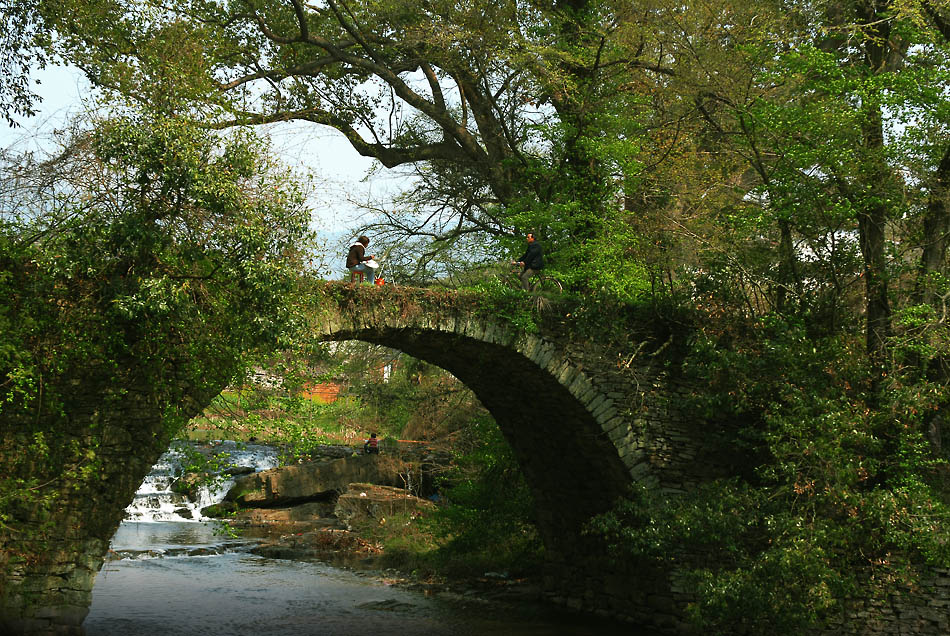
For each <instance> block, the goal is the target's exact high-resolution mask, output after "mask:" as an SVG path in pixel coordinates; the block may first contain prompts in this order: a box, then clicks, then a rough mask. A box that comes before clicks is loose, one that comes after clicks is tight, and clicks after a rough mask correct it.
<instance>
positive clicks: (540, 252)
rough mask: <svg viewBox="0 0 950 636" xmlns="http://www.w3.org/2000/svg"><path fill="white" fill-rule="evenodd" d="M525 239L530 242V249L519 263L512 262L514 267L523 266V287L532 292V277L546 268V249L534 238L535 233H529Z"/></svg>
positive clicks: (521, 277) (521, 276)
mask: <svg viewBox="0 0 950 636" xmlns="http://www.w3.org/2000/svg"><path fill="white" fill-rule="evenodd" d="M525 239H526V240H527V241H528V248H527V249H526V250H525V252H524V256H522V257H521V258H520V259H518V260H517V261H512V262H511V264H512V265H521V268H522V269H521V275H520V276H519V278H520V279H521V287H522V289H524V290H525V291H530V290H531V277H532V276H534V275H535V274H537V273H538V272H540V271H541V268H542V267H544V249H543V248H542V247H541V244H540V243H538V241H537V239H535V238H534V233H533V232H528V234H527V235H526V236H525Z"/></svg>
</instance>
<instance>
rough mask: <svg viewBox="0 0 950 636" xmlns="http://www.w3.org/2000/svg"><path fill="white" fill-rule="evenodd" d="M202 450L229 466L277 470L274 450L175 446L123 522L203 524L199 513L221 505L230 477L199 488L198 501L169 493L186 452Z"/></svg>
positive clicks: (215, 444)
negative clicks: (206, 508) (275, 468)
mask: <svg viewBox="0 0 950 636" xmlns="http://www.w3.org/2000/svg"><path fill="white" fill-rule="evenodd" d="M198 448H201V449H202V452H203V453H211V454H215V455H218V456H219V457H221V458H222V459H223V460H224V461H226V462H227V463H228V464H230V465H231V466H235V467H243V468H252V469H254V471H260V470H268V469H270V468H274V467H276V466H277V449H275V448H274V447H272V446H262V445H258V444H237V443H235V442H232V441H219V442H211V443H210V444H200V445H199V444H189V443H188V442H176V443H174V444H173V445H172V447H171V448H169V449H168V450H167V451H166V452H165V453H164V454H163V455H162V456H161V457H160V458H159V460H158V462H157V463H156V464H155V465H154V466H153V467H152V472H150V473H149V474H148V475H147V476H146V477H145V480H144V481H143V482H142V485H141V486H139V489H138V491H137V492H136V493H135V499H133V500H132V503H131V504H129V506H128V507H127V508H126V509H125V520H126V521H135V522H153V521H182V522H189V521H190V522H197V521H203V520H204V518H203V517H202V516H201V509H202V508H205V507H207V506H210V505H212V504H216V503H220V502H221V501H222V500H223V499H224V496H225V495H226V494H227V493H228V490H229V489H230V488H231V486H232V485H233V484H234V478H233V477H227V476H222V477H221V478H220V479H218V480H216V481H215V483H214V484H213V485H202V486H201V487H200V488H198V490H197V497H196V498H195V499H194V500H192V499H189V498H188V497H186V496H185V495H182V494H179V493H176V492H173V491H172V489H171V488H172V484H173V483H174V482H175V480H176V479H178V477H180V474H181V470H182V465H183V462H184V460H185V459H186V458H187V457H188V450H189V449H198Z"/></svg>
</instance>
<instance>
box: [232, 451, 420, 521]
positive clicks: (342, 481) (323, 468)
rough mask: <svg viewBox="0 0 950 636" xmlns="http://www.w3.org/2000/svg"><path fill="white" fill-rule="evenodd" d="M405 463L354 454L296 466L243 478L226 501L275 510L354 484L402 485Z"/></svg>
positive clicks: (335, 491)
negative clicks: (402, 467)
mask: <svg viewBox="0 0 950 636" xmlns="http://www.w3.org/2000/svg"><path fill="white" fill-rule="evenodd" d="M401 466H402V462H401V461H400V460H398V459H397V458H395V457H393V456H387V455H354V456H351V457H342V458H340V459H334V460H329V461H319V462H308V463H304V464H293V465H291V466H283V467H280V468H274V469H272V470H265V471H262V472H259V473H254V474H252V475H244V476H242V477H239V478H238V479H237V480H236V481H235V483H234V486H232V487H231V490H229V491H228V494H227V495H226V497H225V499H226V500H227V501H233V502H235V503H237V504H239V505H240V506H243V507H247V508H275V507H280V506H290V505H294V504H298V503H302V502H305V501H314V500H317V499H322V498H324V499H325V498H327V497H328V496H329V495H333V494H335V493H337V492H342V491H344V490H346V487H347V485H349V484H351V483H353V482H369V483H374V484H385V485H399V484H401V483H402V480H401V479H400V477H399V471H400V468H401Z"/></svg>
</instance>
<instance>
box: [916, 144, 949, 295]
mask: <svg viewBox="0 0 950 636" xmlns="http://www.w3.org/2000/svg"><path fill="white" fill-rule="evenodd" d="M948 187H950V146H948V147H947V148H946V149H945V150H944V153H943V158H942V159H941V160H940V164H939V165H938V166H937V171H936V172H935V173H934V175H933V179H932V181H931V184H930V197H929V199H928V201H927V211H926V213H925V214H924V222H923V228H922V231H923V241H922V245H921V247H922V251H921V255H920V264H919V265H918V268H917V281H916V283H915V287H914V300H915V301H916V302H918V303H932V302H933V301H934V287H933V281H932V280H931V279H932V275H933V274H941V273H943V271H944V269H945V268H944V263H945V261H946V258H947V239H948V234H950V206H948V204H947V195H948Z"/></svg>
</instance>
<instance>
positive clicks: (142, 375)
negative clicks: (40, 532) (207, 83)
mask: <svg viewBox="0 0 950 636" xmlns="http://www.w3.org/2000/svg"><path fill="white" fill-rule="evenodd" d="M260 145H261V144H260V142H259V140H257V139H255V138H254V137H253V136H251V135H248V134H246V133H245V132H243V131H234V132H233V133H231V134H228V135H216V134H211V133H209V132H208V131H206V130H202V129H200V128H198V127H196V126H195V125H194V124H193V123H191V122H189V121H187V120H183V119H170V118H161V117H158V118H155V117H148V116H141V115H140V116H129V117H128V118H125V119H116V120H111V121H106V122H100V123H99V125H98V126H97V127H96V128H95V130H93V131H91V132H89V133H87V134H84V135H83V136H81V138H79V139H77V140H74V142H73V143H72V145H71V146H70V147H69V152H67V153H65V154H64V156H63V157H61V159H60V161H58V162H51V163H47V164H45V165H43V166H33V165H31V164H30V160H29V158H22V161H20V162H13V163H10V164H7V165H4V167H3V168H4V179H5V183H6V184H7V185H8V186H10V187H8V188H6V189H5V190H4V197H5V199H4V200H3V205H2V207H0V209H2V210H3V214H2V216H0V287H2V291H12V290H16V291H15V292H14V293H8V294H3V301H2V302H0V323H2V325H3V326H4V327H5V328H4V329H2V331H0V417H2V418H3V422H4V424H3V427H4V437H3V438H2V439H0V445H2V446H0V456H3V457H4V458H5V460H8V462H9V463H8V465H5V480H4V482H3V483H4V486H3V490H2V492H0V500H2V501H3V502H4V505H5V506H12V504H11V502H14V501H16V500H17V499H18V498H25V499H30V500H34V501H39V499H43V501H45V502H46V504H48V503H49V501H50V500H51V498H52V497H55V496H56V494H55V493H56V492H57V491H59V492H65V491H68V490H70V489H74V488H82V487H86V486H88V485H89V484H90V483H94V482H95V481H96V475H97V474H98V473H97V469H98V468H99V466H100V464H99V462H101V461H102V460H101V458H100V457H99V445H100V444H101V443H102V438H103V435H104V433H103V428H104V426H103V418H104V417H105V416H106V414H108V413H109V412H110V409H111V408H113V407H114V406H115V405H117V404H121V403H122V401H123V400H124V399H126V397H127V396H126V392H134V395H135V397H137V398H139V399H142V400H143V401H144V403H146V404H149V405H150V408H152V409H154V410H153V413H154V415H155V416H156V417H161V418H162V421H163V423H164V429H165V430H163V431H155V432H154V436H151V437H149V438H148V439H147V440H146V443H149V442H150V443H153V444H164V443H167V440H168V439H170V437H171V435H172V434H173V433H174V432H176V431H177V430H179V429H180V428H181V427H182V426H183V425H184V424H185V422H186V420H187V418H188V417H190V416H191V415H192V414H193V413H194V411H195V410H196V408H198V407H199V406H200V405H201V404H203V403H205V402H206V401H207V400H210V399H211V397H212V396H213V395H214V394H216V393H217V392H218V391H220V390H221V387H222V386H223V385H224V384H226V383H227V382H228V381H229V380H230V379H231V378H232V377H234V376H235V375H236V374H237V372H238V371H239V370H240V369H241V368H242V366H243V364H244V363H245V361H246V360H248V359H251V357H252V356H253V355H256V354H257V353H258V352H259V351H261V350H269V349H270V348H272V347H274V346H276V345H278V344H279V343H281V342H282V341H287V340H288V335H289V334H290V333H292V332H293V330H294V329H295V328H296V327H297V326H298V325H297V324H296V318H295V316H294V314H293V313H292V311H291V302H292V300H293V298H294V294H295V293H296V289H297V287H296V286H297V275H298V273H299V271H300V254H301V250H302V249H304V248H305V247H306V243H307V240H308V237H309V230H308V223H309V212H308V211H307V209H306V208H305V207H304V205H303V192H302V191H301V189H300V187H298V186H297V185H296V184H295V183H294V182H292V181H291V180H290V179H289V176H290V175H289V174H288V173H287V172H286V171H284V170H282V169H279V168H278V166H276V165H275V164H274V163H273V162H272V161H271V160H270V159H269V158H267V157H266V156H265V155H264V154H262V153H261V151H260ZM31 170H32V172H31ZM50 171H53V172H52V174H49V175H47V174H46V173H48V172H50ZM38 173H39V174H44V176H49V177H50V179H51V181H50V182H51V183H54V184H55V187H52V188H46V187H44V186H43V185H42V184H41V185H40V186H39V187H38V188H36V189H31V188H30V187H29V185H28V184H30V183H33V182H36V181H40V182H45V181H44V180H42V179H40V180H37V179H36V175H37V174H38ZM84 383H88V384H84ZM76 386H89V387H91V388H90V389H89V391H96V392H97V393H96V394H94V395H93V394H90V395H87V394H83V393H82V392H77V391H76V389H75V387H76ZM90 400H93V401H95V403H96V407H97V408H96V410H95V411H94V412H93V414H92V415H91V416H90V414H89V413H88V412H87V411H88V409H87V406H86V405H87V404H88V402H89V401H90ZM100 414H101V416H100ZM121 424H122V425H128V426H135V425H136V424H137V423H136V422H134V421H131V422H122V423H121ZM41 442H42V443H41ZM24 449H33V450H34V451H35V452H33V453H27V452H24ZM142 450H143V452H146V450H148V451H149V452H151V451H150V449H142ZM11 510H12V511H13V512H11ZM17 510H19V512H16V511H17ZM24 510H25V509H23V508H17V507H16V506H12V508H6V507H5V508H4V509H3V510H2V511H0V514H2V515H4V517H5V519H6V520H7V521H5V523H8V524H9V525H14V522H13V521H11V519H13V518H16V517H17V516H18V515H20V513H23V518H29V514H27V513H26V512H24Z"/></svg>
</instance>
